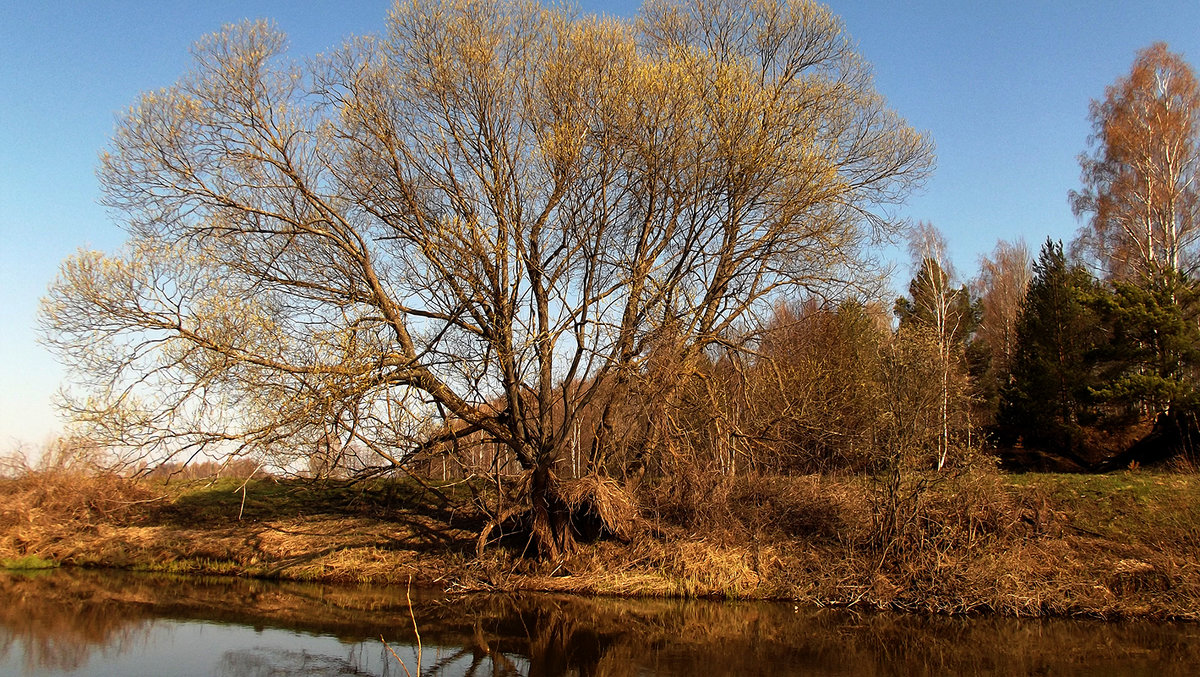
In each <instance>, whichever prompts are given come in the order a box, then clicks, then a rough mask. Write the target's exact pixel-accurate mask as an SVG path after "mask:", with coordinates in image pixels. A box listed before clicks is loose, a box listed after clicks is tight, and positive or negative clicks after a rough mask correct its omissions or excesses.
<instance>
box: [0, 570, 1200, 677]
mask: <svg viewBox="0 0 1200 677" xmlns="http://www.w3.org/2000/svg"><path fill="white" fill-rule="evenodd" d="M410 602H411V604H410ZM414 621H415V625H416V632H414ZM417 633H419V635H420V642H419V644H418V641H417ZM385 642H386V643H385ZM418 646H419V648H418ZM418 665H419V666H420V669H421V671H420V674H422V675H439V676H445V677H460V676H464V675H477V676H479V677H483V676H485V675H487V676H489V677H493V676H498V675H528V676H530V677H533V676H544V677H555V676H558V675H578V676H580V677H584V676H588V677H591V676H596V677H600V676H608V675H612V676H617V675H679V676H683V675H688V676H691V675H763V676H766V675H949V674H955V675H957V674H995V675H1031V674H1051V675H1072V674H1077V675H1139V674H1141V675H1155V676H1157V677H1162V676H1167V675H1193V674H1200V625H1193V624H1172V623H1150V622H1122V623H1104V622H1099V621H1087V620H1062V619H1054V620H1017V619H999V618H986V617H984V618H965V619H964V618H948V617H927V616H917V615H904V614H880V613H858V612H852V611H846V610H832V609H810V608H797V607H795V606H794V605H791V604H779V603H761V602H711V601H664V600H621V599H586V598H579V597H570V596H560V595H541V594H487V595H483V594H470V595H444V594H441V593H431V592H428V591H423V592H419V593H418V592H417V591H412V592H411V593H410V592H408V591H406V590H405V589H404V588H403V587H388V586H331V585H318V584H280V583H271V582H266V581H251V580H242V579H232V578H194V577H178V576H166V575H156V574H130V573H121V572H100V571H79V570H57V571H47V572H35V573H14V572H0V675H6V676H7V675H12V676H16V675H89V676H93V675H94V676H104V675H113V676H117V675H120V676H122V677H124V676H130V675H156V676H157V675H164V676H166V675H205V676H210V675H211V676H218V675H219V676H228V677H268V676H269V677H282V676H285V675H389V676H396V675H408V674H411V675H417V674H418Z"/></svg>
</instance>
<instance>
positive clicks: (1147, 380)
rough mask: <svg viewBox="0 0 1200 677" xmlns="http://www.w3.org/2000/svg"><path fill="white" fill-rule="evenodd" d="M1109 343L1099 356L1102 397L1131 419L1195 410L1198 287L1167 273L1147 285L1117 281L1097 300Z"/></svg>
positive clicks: (1198, 361) (1098, 395)
mask: <svg viewBox="0 0 1200 677" xmlns="http://www.w3.org/2000/svg"><path fill="white" fill-rule="evenodd" d="M1095 306H1096V310H1097V313H1098V314H1099V316H1100V317H1101V319H1102V321H1103V323H1104V326H1105V328H1106V329H1107V333H1108V335H1109V337H1110V338H1109V342H1108V345H1107V346H1106V349H1105V350H1104V351H1103V352H1102V353H1101V354H1100V355H1098V357H1099V358H1100V359H1099V360H1098V362H1099V366H1100V367H1101V374H1102V381H1101V383H1099V384H1098V386H1097V388H1096V390H1095V392H1094V394H1095V396H1096V398H1097V399H1098V401H1100V402H1103V403H1104V404H1106V405H1108V407H1109V408H1110V409H1113V410H1115V412H1116V413H1118V414H1123V417H1122V418H1124V420H1126V421H1127V422H1129V423H1133V422H1136V421H1137V420H1144V419H1146V418H1147V417H1153V418H1157V417H1158V416H1159V415H1160V414H1166V415H1168V416H1169V415H1171V414H1173V413H1178V412H1180V411H1189V410H1193V409H1194V408H1195V406H1196V402H1197V390H1196V369H1197V365H1198V364H1200V325H1198V324H1197V318H1198V317H1200V291H1198V290H1197V285H1196V284H1195V283H1194V282H1192V281H1190V280H1188V279H1187V278H1186V277H1185V276H1184V275H1182V274H1180V273H1177V272H1174V271H1169V270H1168V271H1163V272H1161V273H1159V274H1158V275H1156V276H1154V277H1153V278H1151V279H1150V280H1148V281H1147V282H1145V283H1142V284H1138V283H1133V282H1117V283H1116V284H1115V285H1114V288H1113V293H1112V294H1111V295H1107V296H1102V297H1101V298H1100V300H1099V302H1098V303H1096V304H1095Z"/></svg>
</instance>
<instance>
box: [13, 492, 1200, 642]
mask: <svg viewBox="0 0 1200 677" xmlns="http://www.w3.org/2000/svg"><path fill="white" fill-rule="evenodd" d="M930 479H933V480H935V481H932V482H930V481H929V480H930ZM241 486H242V485H241V483H240V482H236V481H232V480H221V481H218V482H215V483H210V482H172V483H163V482H161V481H149V480H143V481H139V482H130V481H125V480H119V479H116V478H105V477H80V476H75V475H70V474H66V473H35V474H30V475H28V476H26V477H22V478H19V479H10V480H3V481H0V502H2V506H3V507H2V508H0V560H9V561H13V562H16V561H27V562H28V561H38V562H46V563H57V564H61V565H68V566H71V565H73V566H85V567H118V568H127V569H135V570H152V571H164V572H178V573H206V574H233V575H238V576H254V577H264V578H278V579H290V580H311V581H330V582H334V581H338V582H393V583H403V582H407V581H408V580H410V578H411V579H412V580H413V581H414V583H420V584H427V585H433V586H438V587H441V588H443V589H446V590H452V591H453V590H487V589H508V590H513V589H536V590H548V591H563V592H578V593H589V594H618V595H640V596H659V597H665V596H724V597H735V598H782V599H794V600H799V601H803V602H805V603H811V604H818V605H851V606H861V607H877V608H891V609H902V610H912V611H933V612H943V613H972V612H992V613H999V614H1004V615H1019V616H1079V615H1084V616H1094V617H1101V618H1125V617H1149V618H1176V619H1193V620H1195V619H1200V478H1198V477H1196V476H1193V475H1176V474H1156V473H1151V472H1125V473H1117V474H1111V475H1046V474H1038V475H1034V474H1029V475H1001V474H998V473H995V472H993V471H978V472H967V473H961V474H959V475H956V476H953V477H948V478H943V477H940V476H938V477H933V478H931V477H929V476H925V477H921V476H914V477H911V478H905V482H904V483H903V484H902V485H901V486H900V487H899V488H898V490H897V492H896V493H895V495H894V498H895V500H894V501H891V502H888V501H883V500H881V499H880V491H881V487H880V485H879V484H877V483H874V482H871V481H869V480H867V479H864V478H861V477H847V478H829V477H816V476H813V477H786V478H784V477H757V478H744V477H743V478H735V479H725V478H720V477H702V476H697V477H694V478H691V479H690V481H679V482H675V483H673V484H672V485H670V486H653V487H651V486H643V487H642V488H641V489H640V490H639V493H640V496H639V499H640V501H639V502H640V503H641V504H642V506H643V509H642V515H641V518H640V520H639V523H638V527H637V529H635V530H634V531H633V534H632V536H631V537H630V538H629V539H628V540H627V541H624V542H618V541H602V542H598V543H595V544H589V545H583V546H582V547H581V549H580V551H579V552H578V553H577V554H576V555H575V556H573V557H571V558H569V559H566V560H564V561H561V562H555V563H540V562H536V561H533V560H530V559H528V558H523V557H521V556H520V551H521V542H520V539H513V541H512V542H508V543H505V544H503V545H497V546H493V547H490V548H488V549H487V550H485V552H484V554H483V555H482V556H481V557H477V556H476V555H475V537H476V535H477V534H478V532H479V530H480V528H481V527H482V525H483V519H484V518H483V516H482V515H481V514H479V513H478V512H477V511H476V510H474V509H473V508H470V507H469V506H470V505H471V503H470V501H469V500H468V497H469V492H468V491H467V488H466V487H465V486H464V485H461V484H459V485H452V486H445V487H440V488H437V490H433V489H430V488H426V487H423V486H421V485H419V484H417V483H413V482H408V481H390V480H389V481H377V482H370V483H362V484H358V485H353V486H345V485H340V484H332V483H326V484H313V483H306V482H299V481H274V480H270V479H266V480H254V481H251V482H250V483H248V484H247V485H245V491H244V492H243V491H242V490H240V489H239V487H241ZM464 506H468V507H464ZM888 507H890V508H892V509H894V514H895V515H897V516H898V517H899V519H898V520H896V522H895V527H894V528H893V529H891V530H890V531H888V532H887V533H886V534H885V536H886V537H883V536H881V529H880V515H881V511H882V510H883V508H888Z"/></svg>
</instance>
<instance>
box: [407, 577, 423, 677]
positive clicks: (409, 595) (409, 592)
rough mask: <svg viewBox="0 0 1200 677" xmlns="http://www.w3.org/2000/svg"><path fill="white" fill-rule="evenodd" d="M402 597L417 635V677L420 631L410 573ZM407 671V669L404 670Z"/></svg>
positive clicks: (419, 657)
mask: <svg viewBox="0 0 1200 677" xmlns="http://www.w3.org/2000/svg"><path fill="white" fill-rule="evenodd" d="M404 599H405V601H407V602H408V617H409V618H411V619H412V624H413V634H414V635H416V636H417V677H420V675H421V631H420V630H418V629H417V616H416V614H414V613H413V608H412V574H409V575H408V586H407V587H406V588H404ZM405 672H407V670H406V671H405Z"/></svg>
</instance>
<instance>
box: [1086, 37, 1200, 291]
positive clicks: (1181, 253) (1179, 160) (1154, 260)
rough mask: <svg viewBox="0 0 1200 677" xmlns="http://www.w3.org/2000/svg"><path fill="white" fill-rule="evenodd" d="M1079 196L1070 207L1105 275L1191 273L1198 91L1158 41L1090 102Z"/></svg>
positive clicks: (1199, 157)
mask: <svg viewBox="0 0 1200 677" xmlns="http://www.w3.org/2000/svg"><path fill="white" fill-rule="evenodd" d="M1091 120H1092V126H1093V128H1094V130H1095V131H1094V133H1093V135H1092V137H1091V140H1090V141H1091V143H1092V144H1093V145H1094V148H1093V150H1092V151H1091V152H1090V153H1085V154H1083V155H1081V156H1080V158H1079V162H1080V165H1081V167H1082V169H1083V172H1082V180H1083V189H1082V190H1081V191H1078V192H1075V191H1072V193H1071V196H1070V198H1071V206H1072V209H1073V210H1074V211H1075V214H1076V215H1077V216H1085V215H1086V216H1087V217H1088V223H1087V225H1086V226H1085V228H1084V229H1083V230H1082V231H1081V233H1080V239H1079V242H1078V243H1077V244H1078V245H1080V246H1081V247H1082V249H1083V250H1085V251H1087V252H1089V253H1090V254H1092V255H1093V256H1094V257H1095V258H1096V259H1097V260H1098V262H1099V263H1100V265H1101V269H1102V271H1103V272H1104V273H1105V274H1106V276H1108V277H1113V278H1118V279H1130V280H1133V281H1137V280H1139V279H1146V278H1149V277H1152V276H1154V275H1155V274H1157V273H1159V272H1170V271H1175V272H1183V273H1191V272H1193V271H1194V268H1195V266H1196V263H1197V260H1196V257H1195V255H1196V251H1195V246H1196V242H1197V239H1198V238H1200V221H1198V217H1200V185H1198V183H1197V180H1198V176H1197V173H1198V172H1200V146H1198V145H1197V141H1198V140H1200V139H1198V137H1200V85H1198V84H1197V82H1196V74H1195V71H1193V70H1192V67H1191V66H1190V65H1189V64H1188V63H1187V62H1186V61H1184V60H1183V58H1182V57H1181V56H1180V55H1179V54H1176V53H1174V52H1171V51H1169V50H1168V49H1167V46H1166V45H1165V44H1163V43H1161V42H1159V43H1155V44H1153V45H1151V46H1150V47H1147V48H1146V49H1143V50H1142V51H1140V52H1138V54H1137V58H1136V59H1135V60H1134V62H1133V68H1132V69H1131V70H1130V72H1129V74H1128V75H1126V76H1124V77H1122V78H1120V79H1118V80H1117V81H1116V82H1115V83H1113V84H1112V85H1110V86H1109V87H1108V88H1106V89H1105V92H1104V99H1103V100H1095V101H1092V104H1091Z"/></svg>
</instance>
